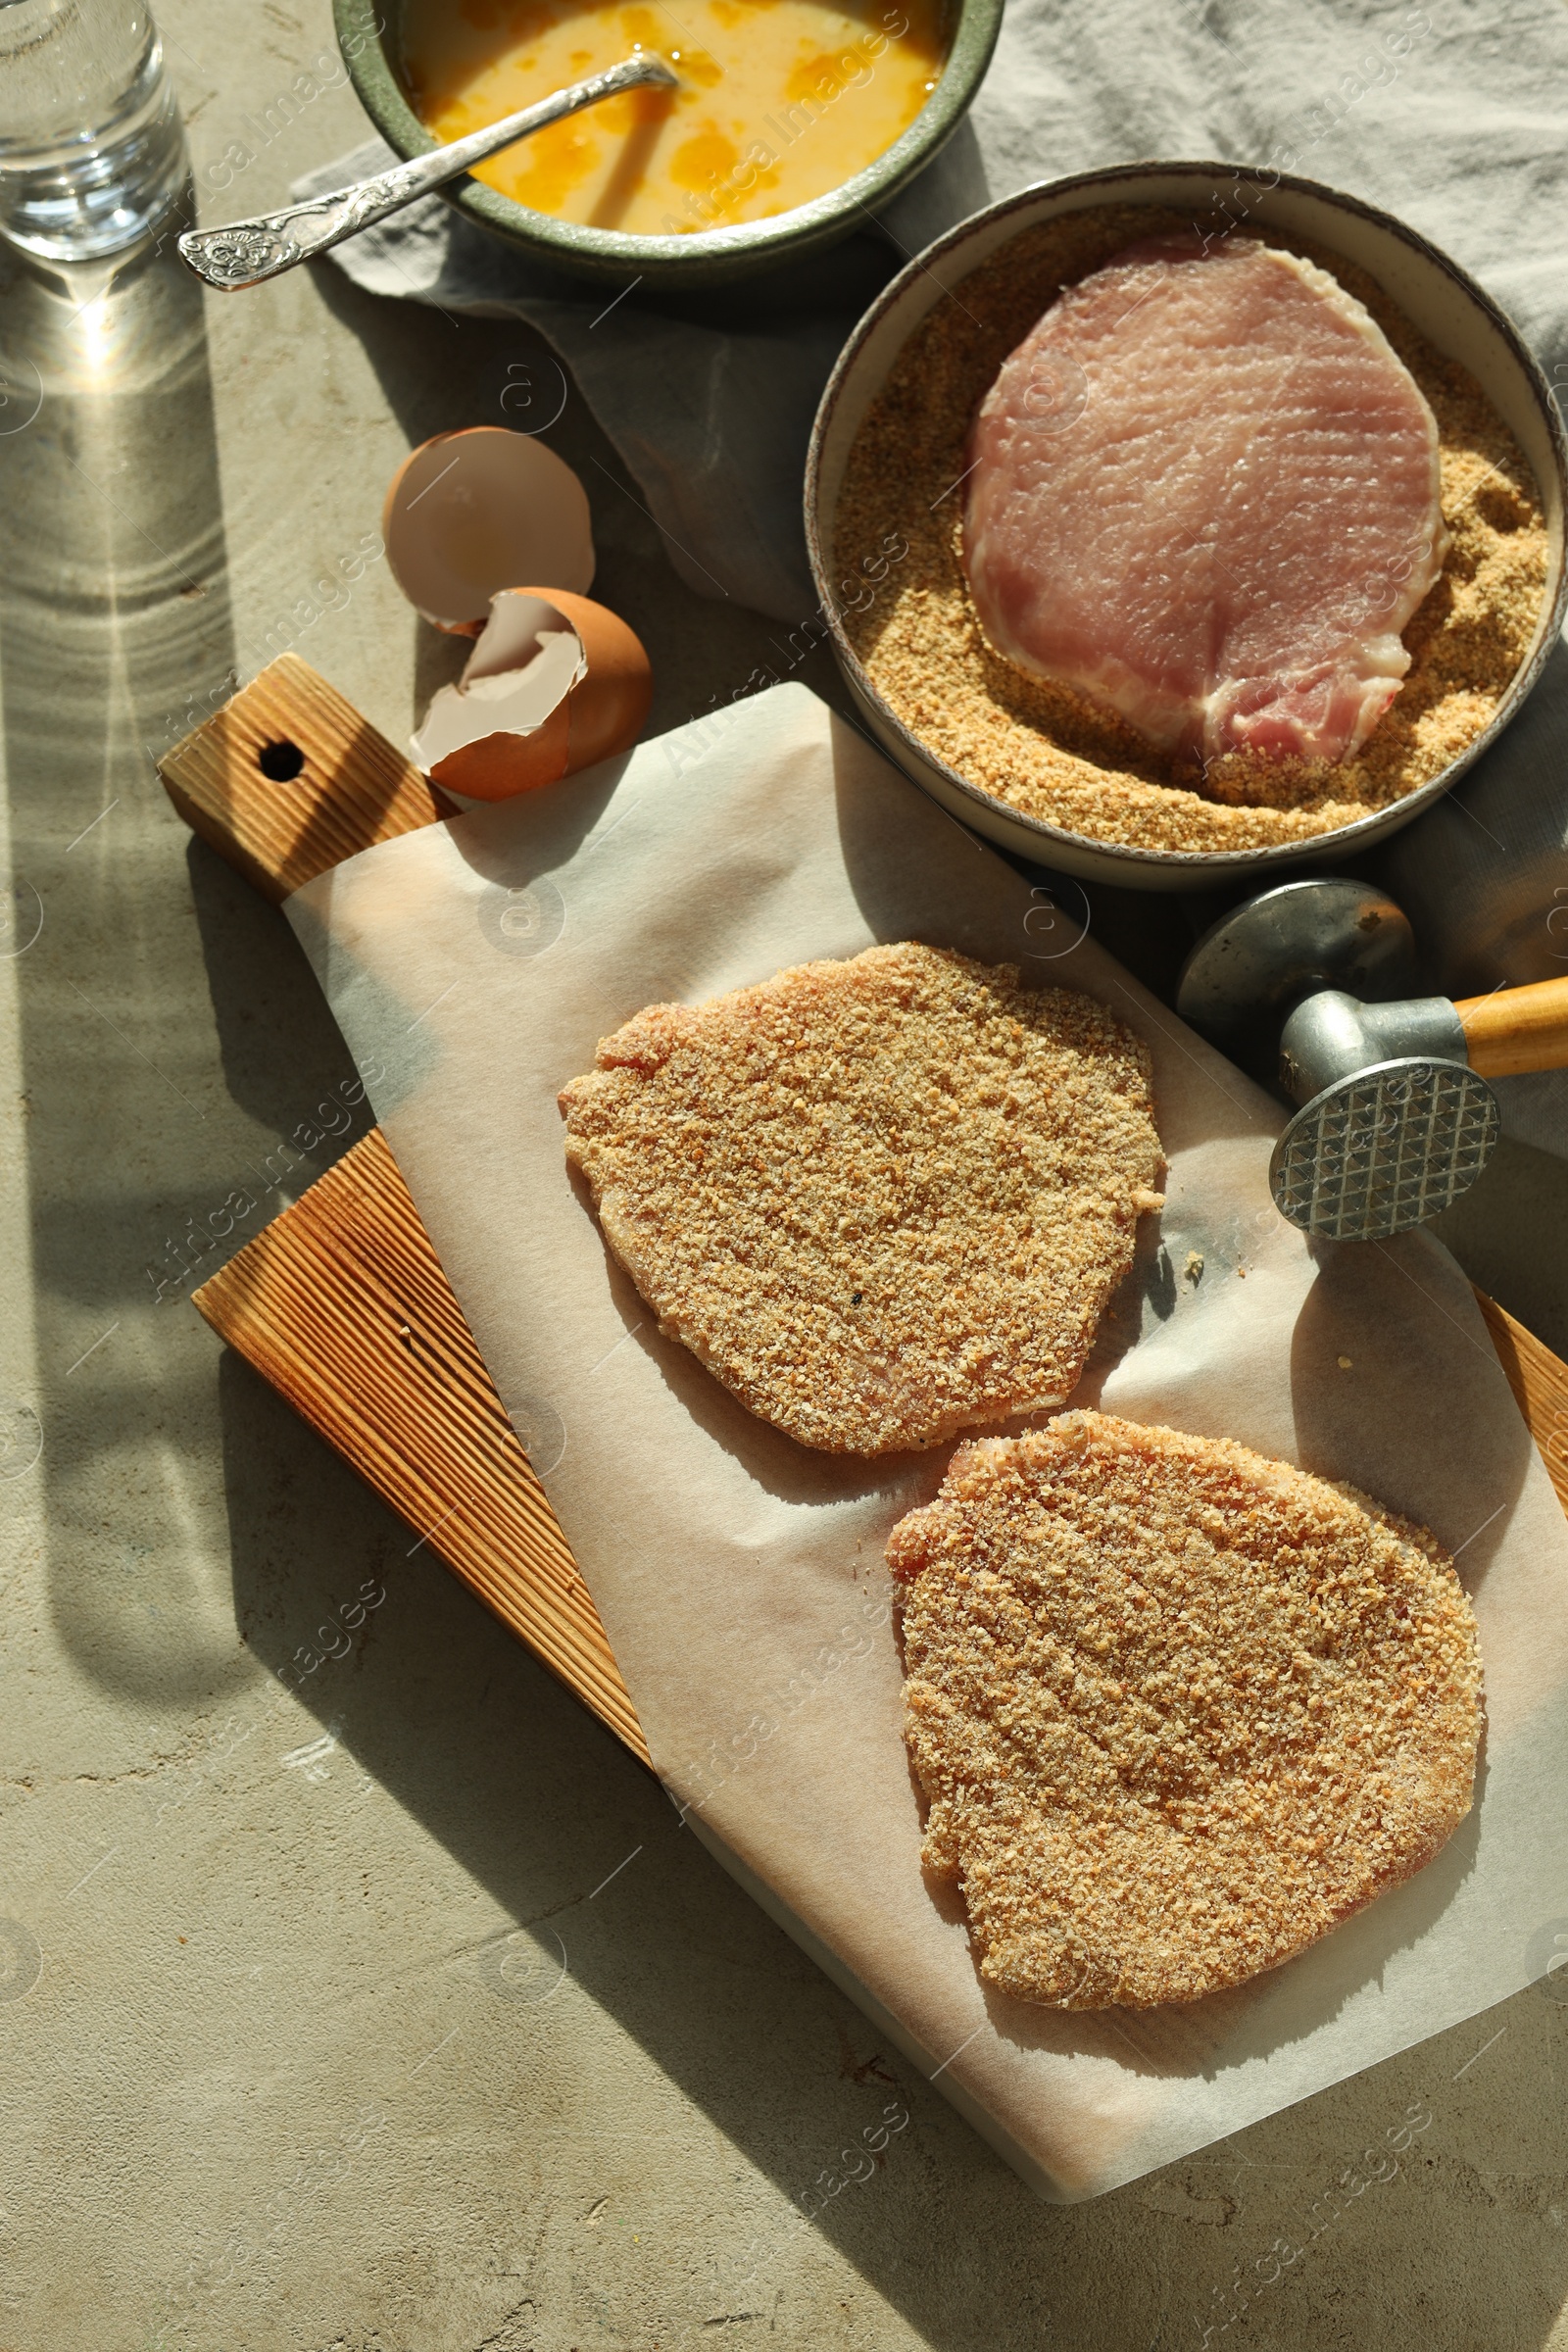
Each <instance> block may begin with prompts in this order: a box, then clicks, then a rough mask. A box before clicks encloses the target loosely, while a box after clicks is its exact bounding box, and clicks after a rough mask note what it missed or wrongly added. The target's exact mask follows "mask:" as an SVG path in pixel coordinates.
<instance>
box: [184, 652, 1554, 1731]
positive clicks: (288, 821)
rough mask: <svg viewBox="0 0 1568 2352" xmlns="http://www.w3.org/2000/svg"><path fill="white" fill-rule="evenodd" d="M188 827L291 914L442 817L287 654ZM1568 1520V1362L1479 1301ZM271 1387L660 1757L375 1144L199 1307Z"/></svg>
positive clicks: (187, 807) (191, 774)
mask: <svg viewBox="0 0 1568 2352" xmlns="http://www.w3.org/2000/svg"><path fill="white" fill-rule="evenodd" d="M159 773H160V774H161V775H162V777H163V780H164V784H165V786H166V788H167V790H168V792H169V796H170V798H171V800H172V802H173V804H174V806H175V808H176V809H178V810H179V813H180V814H181V816H182V817H183V818H184V819H185V821H186V823H187V824H188V825H190V826H191V827H192V828H193V830H194V831H195V832H197V833H199V834H200V835H201V837H202V839H203V840H204V841H206V842H208V843H210V844H211V846H212V847H213V848H214V849H215V850H216V851H217V852H218V854H219V856H220V857H221V858H226V859H227V860H228V862H229V864H230V865H233V866H237V867H238V869H239V871H240V872H241V873H242V874H244V875H245V876H246V877H247V879H248V880H250V881H251V882H253V883H254V884H255V885H256V887H257V889H258V890H260V891H262V892H263V893H265V895H266V896H267V897H268V898H270V899H272V900H275V901H278V902H281V901H282V900H283V899H285V898H286V897H287V896H288V894H289V892H290V891H292V890H297V889H298V888H299V887H300V885H301V884H302V883H304V882H308V881H311V880H312V879H313V878H314V877H315V876H316V875H317V874H319V873H324V872H325V870H326V868H327V867H328V866H331V865H336V864H338V863H339V862H340V861H341V860H342V859H343V858H351V857H353V856H354V855H355V853H356V852H357V851H360V850H365V849H368V848H369V847H370V846H371V844H372V843H374V842H378V841H387V840H390V839H391V838H392V837H393V836H394V835H395V834H398V833H409V832H413V831H414V830H415V829H416V828H417V827H418V826H420V825H429V824H434V823H436V822H437V821H438V820H439V819H440V818H441V817H443V816H449V815H451V814H452V813H454V811H453V808H452V804H451V803H450V802H448V801H447V800H446V799H445V798H444V797H443V796H442V794H440V793H439V792H438V791H436V790H435V789H434V787H433V786H432V785H430V784H429V783H428V782H426V780H425V778H424V777H423V776H421V775H420V774H419V772H418V770H417V768H415V767H413V766H411V765H410V763H409V762H408V760H405V759H404V758H403V756H402V754H401V753H400V752H397V751H395V750H394V749H393V747H392V745H391V744H389V743H388V742H387V740H386V738H385V737H384V736H383V735H380V734H378V733H377V732H376V730H375V728H374V727H372V726H371V725H370V724H369V723H368V720H366V719H363V718H361V716H360V714H359V712H358V711H356V710H355V709H354V708H353V706H352V705H351V704H349V703H346V702H345V701H344V700H343V697H342V696H341V695H340V694H337V693H336V692H335V691H334V690H333V689H332V688H331V687H330V686H328V685H327V684H326V682H325V680H324V679H322V678H319V677H318V675H317V674H316V672H315V670H313V669H312V668H311V667H310V666H309V664H308V663H306V662H302V661H300V660H299V658H298V656H297V655H294V654H284V655H283V656H282V657H281V658H280V659H279V660H278V661H276V662H272V663H271V664H270V667H269V668H267V669H264V670H263V672H262V674H261V676H260V677H259V678H257V679H255V680H254V681H253V683H252V684H251V685H249V686H246V687H244V688H243V689H242V690H241V691H240V692H239V693H238V694H236V695H235V696H234V698H233V700H232V701H231V702H229V703H226V704H225V705H224V707H223V708H222V710H221V711H218V712H217V713H216V714H215V715H214V716H213V717H212V718H210V719H208V720H207V721H206V722H205V723H204V724H203V725H202V726H200V727H198V728H197V729H196V730H195V732H194V733H193V734H190V735H187V736H186V737H185V739H184V741H183V742H182V743H179V744H176V746H175V747H174V749H173V750H172V752H170V753H168V754H166V756H165V758H164V759H163V760H161V761H160V763H159ZM1476 1297H1477V1299H1478V1301H1479V1303H1480V1307H1481V1311H1482V1314H1483V1315H1484V1316H1485V1317H1486V1321H1487V1327H1488V1329H1489V1331H1490V1332H1491V1335H1492V1340H1493V1345H1494V1347H1495V1348H1496V1350H1497V1355H1498V1358H1499V1360H1500V1362H1501V1364H1502V1368H1503V1370H1504V1372H1505V1373H1506V1374H1507V1376H1508V1382H1509V1386H1510V1387H1511V1388H1512V1390H1513V1393H1514V1396H1515V1397H1517V1399H1518V1401H1519V1409H1520V1411H1521V1412H1522V1413H1523V1415H1524V1417H1525V1420H1526V1422H1527V1423H1528V1425H1529V1427H1530V1431H1531V1434H1532V1436H1533V1437H1534V1438H1535V1440H1536V1443H1537V1445H1538V1446H1539V1447H1540V1448H1541V1451H1542V1456H1543V1459H1544V1462H1545V1465H1546V1469H1547V1472H1548V1473H1549V1475H1550V1478H1551V1481H1552V1484H1553V1486H1554V1487H1555V1488H1556V1491H1557V1495H1558V1499H1559V1500H1560V1501H1561V1502H1562V1504H1563V1507H1564V1509H1565V1510H1568V1367H1565V1366H1564V1365H1563V1364H1561V1363H1560V1362H1559V1361H1558V1359H1557V1357H1556V1356H1554V1355H1553V1354H1552V1353H1551V1352H1550V1350H1549V1349H1548V1348H1544V1347H1543V1346H1542V1344H1541V1342H1540V1341H1539V1340H1537V1339H1535V1338H1534V1337H1532V1335H1531V1334H1530V1333H1529V1332H1528V1331H1526V1330H1525V1328H1524V1326H1523V1325H1522V1324H1520V1323H1516V1322H1515V1321H1514V1319H1513V1317H1512V1316H1511V1315H1509V1314H1507V1313H1505V1312H1504V1310H1503V1309H1502V1308H1501V1307H1500V1306H1497V1305H1496V1304H1495V1302H1494V1301H1493V1300H1492V1299H1488V1298H1486V1297H1484V1296H1483V1294H1482V1293H1480V1292H1479V1291H1478V1292H1477V1294H1476ZM195 1303H196V1305H197V1306H198V1307H199V1309H200V1310H201V1312H202V1314H203V1315H205V1316H206V1318H207V1320H208V1322H209V1323H210V1324H211V1325H212V1327H213V1329H214V1330H215V1331H216V1332H218V1333H219V1335H220V1337H221V1338H222V1339H223V1340H225V1341H226V1342H227V1343H228V1345H229V1346H230V1347H231V1348H236V1349H237V1350H238V1352H239V1353H240V1354H241V1355H243V1356H244V1357H246V1359H247V1360H248V1361H249V1362H250V1363H252V1364H254V1365H255V1367H256V1369H257V1370H258V1371H259V1372H260V1373H261V1374H262V1375H263V1377H264V1378H265V1379H267V1380H269V1381H270V1383H271V1385H272V1387H273V1388H274V1389H276V1390H277V1392H278V1394H279V1396H281V1397H286V1398H287V1400H288V1402H289V1403H290V1404H291V1405H293V1407H294V1409H295V1410H296V1412H298V1413H300V1414H302V1415H303V1417H304V1418H305V1419H306V1420H307V1421H308V1422H309V1423H310V1424H311V1426H312V1428H313V1429H316V1430H318V1431H319V1433H320V1435H321V1436H322V1437H323V1438H325V1439H326V1441H327V1443H328V1444H329V1445H331V1446H335V1447H336V1448H337V1450H338V1452H339V1453H340V1454H342V1456H343V1458H344V1460H345V1461H347V1462H349V1463H350V1464H351V1465H352V1466H353V1468H354V1469H356V1470H357V1471H358V1472H359V1473H360V1476H361V1477H362V1478H364V1479H365V1480H366V1481H367V1483H368V1485H369V1486H371V1487H373V1488H374V1489H375V1492H376V1493H377V1494H378V1495H381V1496H382V1498H383V1499H384V1500H385V1501H387V1502H389V1503H390V1504H391V1505H392V1507H393V1509H394V1510H395V1511H398V1512H399V1513H400V1514H401V1515H402V1517H403V1518H404V1519H406V1520H407V1521H408V1524H409V1526H410V1527H411V1528H412V1529H413V1530H414V1533H415V1537H416V1542H415V1544H413V1546H412V1547H411V1548H412V1549H413V1550H416V1551H417V1550H419V1549H421V1548H423V1547H424V1546H428V1548H429V1549H430V1550H431V1551H433V1552H434V1553H435V1554H436V1555H437V1556H438V1557H439V1558H440V1559H442V1560H444V1561H445V1562H446V1564H447V1566H448V1567H449V1568H451V1569H453V1570H454V1571H455V1572H456V1574H457V1575H459V1576H460V1577H462V1579H463V1581H464V1582H465V1584H466V1585H468V1586H470V1587H471V1588H472V1590H473V1591H474V1592H475V1593H477V1594H478V1595H479V1597H480V1599H481V1600H483V1601H484V1602H485V1603H486V1605H487V1606H488V1607H490V1608H492V1609H493V1610H494V1611H495V1613H496V1615H497V1616H498V1617H499V1618H500V1619H501V1620H502V1622H503V1624H505V1625H508V1626H510V1627H511V1629H512V1631H513V1632H514V1633H515V1634H516V1635H517V1636H518V1637H519V1639H520V1640H522V1641H523V1642H527V1644H528V1646H529V1648H530V1649H531V1650H533V1651H534V1652H535V1654H536V1655H537V1656H538V1657H539V1658H541V1659H542V1660H543V1662H544V1663H545V1665H546V1666H548V1667H549V1668H550V1670H551V1672H552V1673H553V1674H555V1675H558V1676H559V1677H560V1678H561V1680H562V1681H563V1682H564V1684H565V1685H566V1686H567V1688H568V1689H569V1690H572V1691H575V1692H576V1694H577V1696H578V1697H579V1698H580V1699H581V1700H582V1701H583V1702H584V1704H585V1705H586V1706H589V1707H591V1708H592V1709H593V1711H594V1713H595V1714H596V1715H598V1716H599V1717H600V1719H601V1720H602V1721H603V1722H605V1723H607V1724H608V1725H609V1726H610V1728H611V1730H612V1731H613V1733H614V1734H615V1735H616V1737H617V1739H620V1740H624V1742H625V1744H626V1745H627V1747H629V1748H630V1749H631V1751H632V1753H633V1755H635V1756H637V1757H639V1758H640V1759H641V1761H642V1762H643V1763H644V1764H648V1763H649V1762H650V1758H649V1754H648V1743H647V1741H646V1740H644V1738H643V1734H642V1728H641V1726H640V1725H639V1723H638V1721H637V1714H636V1709H635V1708H634V1707H633V1705H632V1703H631V1698H630V1696H629V1694H628V1692H627V1690H626V1686H625V1684H624V1683H623V1682H622V1681H621V1679H620V1674H619V1670H618V1669H617V1667H616V1665H615V1661H614V1657H613V1654H612V1651H611V1647H610V1643H609V1641H608V1640H607V1638H606V1635H605V1629H604V1627H603V1626H602V1625H601V1624H600V1622H599V1615H598V1612H597V1610H596V1609H595V1607H594V1604H593V1601H592V1599H591V1598H590V1597H589V1593H588V1588H587V1586H586V1585H585V1584H584V1583H583V1580H582V1576H581V1574H580V1572H579V1570H578V1568H577V1563H576V1561H575V1560H574V1559H573V1558H572V1556H571V1548H570V1546H569V1544H567V1542H566V1539H565V1537H564V1535H563V1534H562V1532H561V1528H560V1526H559V1525H558V1523H557V1520H556V1517H555V1513H554V1512H553V1511H552V1510H551V1508H550V1504H549V1502H548V1500H547V1499H546V1496H545V1493H544V1489H543V1488H542V1487H541V1486H540V1484H539V1481H538V1480H537V1479H536V1478H535V1476H534V1474H533V1472H532V1470H531V1469H530V1467H529V1465H528V1459H527V1456H526V1454H525V1453H524V1452H523V1449H522V1447H521V1446H520V1445H519V1444H518V1442H517V1439H516V1436H515V1432H514V1430H513V1427H512V1424H511V1422H510V1421H509V1420H508V1418H507V1414H506V1409H505V1407H504V1406H503V1404H502V1402H501V1399H500V1397H498V1396H497V1395H496V1392H495V1388H494V1386H493V1384H492V1382H491V1379H490V1376H489V1374H488V1373H487V1372H486V1370H485V1368H484V1365H483V1362H482V1361H481V1360H480V1355H479V1350H478V1348H476V1347H475V1345H474V1341H473V1335H472V1333H471V1332H470V1331H469V1329H468V1326H467V1324H466V1322H465V1321H464V1319H463V1313H462V1310H461V1308H460V1307H459V1305H458V1302H457V1300H456V1299H455V1298H454V1297H453V1295H452V1291H451V1288H450V1286H449V1284H448V1282H447V1279H446V1276H445V1275H444V1274H443V1273H442V1271H441V1264H440V1260H439V1259H438V1258H437V1256H436V1253H435V1251H434V1250H433V1249H432V1248H431V1246H430V1238H429V1236H428V1234H427V1233H426V1232H425V1230H424V1227H423V1226H422V1225H421V1224H420V1222H419V1216H418V1212H417V1209H416V1208H415V1205H414V1202H413V1201H412V1200H411V1199H410V1197H409V1193H408V1188H407V1187H406V1185H405V1184H404V1182H403V1179H402V1177H401V1175H400V1174H399V1173H398V1166H397V1162H396V1160H395V1159H394V1158H393V1156H392V1152H391V1150H390V1148H389V1146H388V1144H387V1141H386V1138H385V1137H384V1136H383V1135H382V1134H381V1132H380V1130H379V1128H376V1129H372V1131H371V1132H370V1134H368V1135H367V1136H365V1137H363V1138H362V1139H361V1141H360V1142H359V1143H357V1144H356V1145H355V1146H354V1148H353V1150H352V1151H351V1152H346V1153H345V1154H344V1156H343V1157H342V1159H340V1160H339V1161H338V1162H337V1164H336V1166H335V1167H332V1168H330V1169H328V1171H327V1173H326V1174H325V1175H324V1176H321V1177H319V1178H318V1180H317V1182H316V1183H315V1184H313V1185H312V1187H311V1189H310V1191H309V1192H308V1193H306V1194H305V1196H304V1197H303V1199H301V1200H300V1201H296V1202H295V1204H294V1206H293V1207H292V1208H290V1209H286V1210H284V1212H283V1214H282V1215H281V1216H278V1217H274V1218H273V1220H272V1222H271V1223H270V1225H269V1226H267V1227H266V1228H265V1229H264V1230H263V1231H262V1232H261V1233H259V1234H258V1235H257V1236H256V1238H255V1240H254V1241H252V1242H250V1243H248V1244H247V1245H246V1247H245V1248H244V1249H243V1250H240V1251H239V1252H238V1253H237V1255H235V1256H234V1257H231V1258H230V1259H229V1261H228V1263H227V1265H225V1266H224V1267H223V1268H222V1269H221V1271H220V1272H219V1273H217V1274H215V1275H214V1276H213V1277H212V1279H211V1280H210V1281H209V1282H206V1283H204V1284H203V1285H202V1287H201V1289H200V1290H199V1291H197V1292H196V1294H195Z"/></svg>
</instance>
